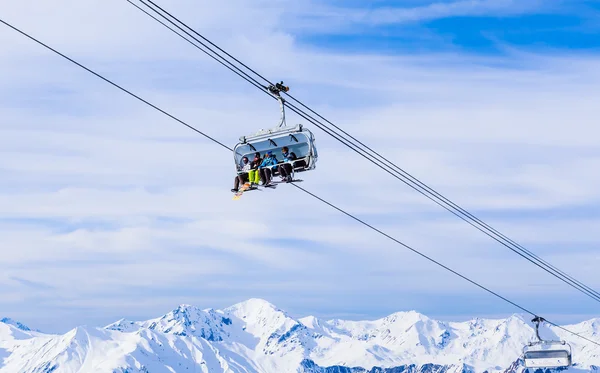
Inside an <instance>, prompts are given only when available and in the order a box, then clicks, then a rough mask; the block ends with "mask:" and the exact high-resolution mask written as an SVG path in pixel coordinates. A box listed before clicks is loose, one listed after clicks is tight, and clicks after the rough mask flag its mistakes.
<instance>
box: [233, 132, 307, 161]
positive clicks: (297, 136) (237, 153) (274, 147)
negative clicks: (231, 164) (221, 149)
mask: <svg viewBox="0 0 600 373" xmlns="http://www.w3.org/2000/svg"><path fill="white" fill-rule="evenodd" d="M262 132H263V133H261V134H258V135H254V136H248V137H242V138H241V140H242V142H240V143H239V144H237V145H236V147H235V149H234V158H235V163H236V166H237V167H240V166H241V165H242V158H243V157H244V156H246V157H248V159H249V160H250V161H252V159H254V154H255V153H257V152H259V153H260V156H261V158H264V156H265V154H266V153H267V152H268V151H271V152H273V154H274V155H275V156H276V158H277V160H278V161H282V160H283V157H282V154H281V150H282V148H283V147H284V146H285V147H287V148H288V149H289V151H290V152H293V153H294V154H295V155H296V157H297V158H298V159H302V158H306V160H307V162H306V163H307V167H306V169H307V170H308V169H313V168H315V162H316V159H317V156H316V149H315V146H314V138H313V136H312V133H310V131H308V130H306V129H302V127H300V126H298V127H295V131H294V130H290V129H284V130H283V131H274V132H272V133H269V132H267V131H262Z"/></svg>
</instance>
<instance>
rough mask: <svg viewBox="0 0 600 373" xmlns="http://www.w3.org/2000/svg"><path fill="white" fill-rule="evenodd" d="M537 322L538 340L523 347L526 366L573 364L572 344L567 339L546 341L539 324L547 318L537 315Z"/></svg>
mask: <svg viewBox="0 0 600 373" xmlns="http://www.w3.org/2000/svg"><path fill="white" fill-rule="evenodd" d="M531 321H532V322H533V323H535V335H536V337H537V339H538V340H537V341H536V342H529V344H528V345H527V346H525V347H524V348H523V360H524V361H525V367H526V368H566V367H569V366H571V363H572V355H571V345H569V344H568V343H566V342H565V341H544V340H543V339H542V338H540V332H539V326H540V323H541V322H544V321H545V320H544V319H543V318H541V317H539V316H536V317H535V318H534V319H533V320H531Z"/></svg>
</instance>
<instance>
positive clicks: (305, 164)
mask: <svg viewBox="0 0 600 373" xmlns="http://www.w3.org/2000/svg"><path fill="white" fill-rule="evenodd" d="M288 90H289V88H288V87H286V86H284V85H283V82H281V83H277V84H275V85H271V86H269V87H267V91H268V92H269V93H270V94H271V95H272V96H274V97H275V98H276V99H277V101H279V107H280V110H281V119H280V121H279V125H277V126H276V127H274V128H270V129H266V130H264V129H261V130H259V131H258V132H256V133H254V134H251V135H248V136H242V137H240V142H239V143H238V144H237V145H236V146H235V147H234V149H233V157H234V162H235V167H236V172H237V173H240V172H241V167H242V158H244V157H248V159H249V160H252V159H253V158H254V154H255V153H257V152H259V153H260V155H261V157H264V155H265V154H266V153H267V152H269V151H271V152H273V154H275V156H276V157H277V156H278V155H280V154H281V149H282V148H283V147H284V146H285V147H287V148H288V149H289V151H290V152H293V153H294V154H296V157H297V159H296V160H294V161H292V162H291V163H292V171H293V172H294V173H295V172H304V171H310V170H314V169H315V168H316V163H317V158H318V153H317V148H316V146H315V137H314V135H313V134H312V132H311V131H309V130H308V129H306V128H305V127H304V126H303V125H302V124H297V125H295V126H288V125H287V124H286V121H285V100H284V99H283V98H282V97H281V95H280V92H281V91H284V92H287V91H288ZM279 163H282V162H281V160H279Z"/></svg>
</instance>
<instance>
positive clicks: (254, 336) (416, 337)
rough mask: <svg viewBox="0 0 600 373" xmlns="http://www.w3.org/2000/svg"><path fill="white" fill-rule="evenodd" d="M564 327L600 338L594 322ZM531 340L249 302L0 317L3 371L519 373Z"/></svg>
mask: <svg viewBox="0 0 600 373" xmlns="http://www.w3.org/2000/svg"><path fill="white" fill-rule="evenodd" d="M567 328H568V329H570V330H573V331H574V332H577V333H580V334H582V335H584V336H586V337H588V338H590V339H594V340H600V320H598V319H593V320H588V321H585V322H582V323H580V324H576V325H569V326H567ZM545 332H546V334H545V335H544V337H548V338H553V339H557V338H560V339H565V340H567V341H568V342H569V343H570V344H571V345H572V346H573V358H574V362H575V366H574V367H573V368H571V369H570V370H572V371H577V372H583V371H586V372H590V371H593V372H596V371H597V370H598V369H597V366H600V347H598V346H595V345H590V344H589V343H586V342H585V341H583V340H580V339H578V338H576V337H572V336H570V335H566V334H565V332H564V331H561V330H554V329H548V330H545ZM533 335H534V331H533V329H532V328H531V327H530V326H529V325H528V324H527V323H526V322H525V321H524V320H523V318H521V317H519V316H516V315H513V316H511V317H509V318H507V319H499V320H485V319H475V320H472V321H469V322H462V323H454V322H442V321H437V320H432V319H429V318H428V317H426V316H424V315H421V314H419V313H417V312H414V311H411V312H398V313H394V314H392V315H390V316H387V317H385V318H382V319H379V320H374V321H345V320H320V319H318V318H315V317H312V316H309V317H305V318H302V319H299V320H295V319H293V318H291V317H289V316H288V315H287V314H286V313H285V312H284V311H282V310H280V309H278V308H277V307H275V306H273V305H272V304H270V303H268V302H266V301H264V300H261V299H250V300H248V301H246V302H242V303H239V304H236V305H234V306H232V307H229V308H226V309H223V310H214V309H204V310H203V309H199V308H197V307H193V306H190V305H181V306H179V307H178V308H176V309H174V310H173V311H171V312H169V313H167V314H166V315H164V316H162V317H159V318H156V319H151V320H147V321H135V322H134V321H128V320H119V321H117V322H115V323H113V324H110V325H108V326H106V327H104V328H86V327H78V328H75V329H73V330H71V331H69V332H67V333H66V334H64V335H47V334H42V333H40V332H37V331H32V330H30V329H29V328H28V327H26V326H24V325H22V324H20V323H18V322H15V321H13V320H9V319H2V320H1V321H0V372H2V373H3V372H11V373H12V372H152V373H154V372H227V373H230V372H246V373H249V372H261V373H263V372H264V373H282V372H304V373H317V372H318V373H365V372H372V373H375V372H377V373H398V372H403V373H462V372H464V373H467V372H468V373H471V372H473V373H475V372H478V373H479V372H481V373H483V372H485V371H487V372H490V373H491V372H507V373H513V372H515V373H518V372H522V371H523V367H522V365H521V361H520V360H519V355H520V352H521V349H522V346H523V345H524V344H526V343H527V342H528V341H529V340H531V339H532V337H533ZM374 367H379V368H374Z"/></svg>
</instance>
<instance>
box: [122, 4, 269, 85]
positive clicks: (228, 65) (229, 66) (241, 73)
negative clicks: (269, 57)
mask: <svg viewBox="0 0 600 373" xmlns="http://www.w3.org/2000/svg"><path fill="white" fill-rule="evenodd" d="M126 1H127V2H128V3H130V4H131V5H133V6H134V7H136V8H137V9H139V10H140V11H142V12H144V13H145V14H146V15H147V16H149V17H151V18H152V19H154V20H155V21H156V22H158V23H160V24H161V25H163V26H164V27H166V28H167V29H169V30H171V31H172V32H173V33H175V34H176V35H178V36H179V37H180V38H182V39H183V40H185V41H187V42H188V43H190V44H192V45H193V46H195V47H196V48H198V49H199V50H201V51H202V52H204V53H205V54H206V55H207V56H209V57H210V58H212V59H214V60H215V61H217V62H218V63H220V64H221V65H223V66H224V67H226V68H227V69H229V70H230V71H232V72H233V73H235V74H236V75H238V76H239V77H240V78H242V79H244V80H246V81H247V82H248V83H250V84H252V85H254V86H255V87H256V88H258V89H260V90H265V89H267V87H265V86H263V85H262V84H260V83H259V82H258V81H257V80H256V79H254V78H253V77H251V76H250V75H248V74H247V73H246V72H244V71H243V70H241V69H239V68H238V67H237V66H235V65H234V64H232V63H231V62H230V61H228V60H227V59H225V58H223V57H222V56H221V55H219V54H218V53H215V52H214V51H213V50H212V49H211V48H210V47H208V46H207V45H206V44H205V43H203V42H202V41H200V40H198V39H197V38H195V37H194V36H193V35H190V33H189V32H187V31H185V30H183V29H181V27H178V26H177V25H176V24H175V23H174V22H173V21H171V20H170V19H168V18H166V17H164V15H162V14H160V13H159V12H157V11H156V9H154V8H152V7H151V6H149V5H148V4H146V3H145V2H144V0H139V1H140V2H141V3H142V4H144V5H145V6H146V7H148V8H149V9H151V10H152V11H154V12H155V13H157V14H158V15H159V16H162V17H163V19H165V20H166V21H167V22H169V23H171V24H173V25H174V26H175V27H178V28H179V29H180V30H181V31H182V32H184V33H185V34H187V35H188V36H189V37H191V38H192V39H194V40H195V41H196V42H198V43H200V44H201V45H202V46H204V48H206V49H208V50H209V51H210V52H212V54H211V53H209V52H208V51H207V50H206V49H204V48H202V47H200V46H198V45H196V44H194V42H192V41H191V40H189V39H188V38H186V37H185V36H183V35H182V34H181V33H179V32H178V31H176V30H174V29H173V28H172V27H170V26H169V25H167V24H165V23H164V22H162V21H161V20H159V19H158V18H156V17H155V16H153V15H152V14H150V13H149V12H148V11H146V10H144V9H143V8H142V7H140V6H139V5H137V4H135V3H134V2H133V1H131V0H126ZM267 94H268V93H267ZM269 96H271V95H269Z"/></svg>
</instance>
